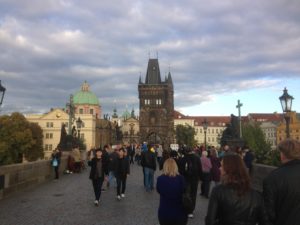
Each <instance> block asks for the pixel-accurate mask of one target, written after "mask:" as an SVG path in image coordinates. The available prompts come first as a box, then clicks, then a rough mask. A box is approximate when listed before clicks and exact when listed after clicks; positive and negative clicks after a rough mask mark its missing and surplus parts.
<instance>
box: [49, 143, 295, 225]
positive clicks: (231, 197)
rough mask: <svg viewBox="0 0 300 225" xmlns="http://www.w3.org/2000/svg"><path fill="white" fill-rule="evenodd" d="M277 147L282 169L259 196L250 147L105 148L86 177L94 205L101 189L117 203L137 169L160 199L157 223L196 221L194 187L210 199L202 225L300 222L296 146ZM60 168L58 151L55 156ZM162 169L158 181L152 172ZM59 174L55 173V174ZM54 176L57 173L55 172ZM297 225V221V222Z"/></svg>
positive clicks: (95, 152)
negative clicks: (135, 167) (112, 194)
mask: <svg viewBox="0 0 300 225" xmlns="http://www.w3.org/2000/svg"><path fill="white" fill-rule="evenodd" d="M278 149H279V151H280V155H281V161H282V166H281V167H279V168H277V169H275V170H274V171H273V172H271V174H270V175H269V176H267V177H266V178H265V180H264V183H263V195H262V194H261V193H259V192H257V191H255V190H253V189H252V187H251V171H252V163H253V160H254V158H255V156H254V154H253V153H252V152H251V150H249V148H248V147H244V148H240V147H236V148H232V147H231V146H228V145H225V146H223V147H222V149H220V150H217V149H216V148H214V147H210V148H207V149H205V148H204V147H195V148H191V147H188V146H182V147H181V148H180V149H179V150H177V151H175V150H171V149H168V150H163V149H162V146H160V145H147V143H143V144H142V145H132V144H131V145H128V146H117V147H116V148H114V149H111V146H108V145H106V146H104V148H103V149H100V148H98V149H91V150H90V151H89V152H88V155H87V159H88V165H89V166H90V167H91V169H90V175H89V178H90V179H91V181H92V185H93V189H94V194H95V200H94V204H95V206H98V205H99V201H100V197H101V191H102V190H103V189H104V188H108V187H110V186H112V187H115V188H116V199H117V200H119V201H120V200H122V199H123V198H125V191H126V182H127V176H128V175H129V174H130V164H135V163H136V164H138V165H139V166H141V171H142V173H143V177H144V179H143V185H144V188H145V191H146V192H150V193H151V192H152V191H154V190H155V189H156V191H157V192H158V194H159V195H160V203H159V207H158V220H159V223H160V224H161V225H168V224H170V225H171V224H172V225H184V224H187V222H188V219H189V218H194V210H195V206H196V202H197V201H196V199H197V190H198V185H199V184H200V183H201V186H200V190H201V191H200V195H201V197H202V198H207V199H209V204H208V209H207V215H206V217H205V224H206V225H213V224H249V225H252V224H253V225H255V224H259V225H265V224H268V225H272V224H273V225H292V224H296V223H297V222H296V221H298V220H299V219H300V191H299V190H300V173H299V171H300V170H299V169H300V142H299V141H297V140H291V139H287V140H284V141H282V142H281V143H280V144H279V146H278ZM55 160H57V161H58V162H57V163H54V164H55V165H59V152H58V151H56V152H54V153H53V160H52V162H54V161H55ZM157 168H158V169H159V170H161V171H162V173H161V175H159V176H158V177H157V181H156V185H155V182H154V173H155V171H156V170H157ZM55 171H57V170H55ZM55 174H56V177H57V178H58V173H57V172H56V173H55ZM295 222H296V223H295Z"/></svg>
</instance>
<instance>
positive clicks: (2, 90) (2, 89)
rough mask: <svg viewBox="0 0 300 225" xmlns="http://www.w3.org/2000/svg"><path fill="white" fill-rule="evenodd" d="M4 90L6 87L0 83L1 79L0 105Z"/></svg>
mask: <svg viewBox="0 0 300 225" xmlns="http://www.w3.org/2000/svg"><path fill="white" fill-rule="evenodd" d="M5 91H6V88H5V87H3V86H2V85H1V80H0V105H2V102H3V98H4V94H5Z"/></svg>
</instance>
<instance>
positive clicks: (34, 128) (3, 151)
mask: <svg viewBox="0 0 300 225" xmlns="http://www.w3.org/2000/svg"><path fill="white" fill-rule="evenodd" d="M23 156H25V157H26V159H27V160H28V161H34V160H37V159H38V158H40V157H43V135H42V129H41V128H40V127H39V126H38V125H37V124H32V123H30V122H28V121H27V120H26V118H25V117H24V116H23V115H22V114H20V113H12V114H11V115H10V116H9V115H4V116H1V117H0V165H5V164H11V163H21V162H22V159H23Z"/></svg>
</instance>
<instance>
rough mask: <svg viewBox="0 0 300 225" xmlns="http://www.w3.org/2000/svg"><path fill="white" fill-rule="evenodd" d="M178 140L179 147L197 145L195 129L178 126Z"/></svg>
mask: <svg viewBox="0 0 300 225" xmlns="http://www.w3.org/2000/svg"><path fill="white" fill-rule="evenodd" d="M175 133H176V140H177V143H178V144H179V145H183V144H185V145H187V146H194V145H196V144H197V141H196V140H195V134H196V132H195V129H194V128H193V127H191V126H190V125H177V126H176V130H175Z"/></svg>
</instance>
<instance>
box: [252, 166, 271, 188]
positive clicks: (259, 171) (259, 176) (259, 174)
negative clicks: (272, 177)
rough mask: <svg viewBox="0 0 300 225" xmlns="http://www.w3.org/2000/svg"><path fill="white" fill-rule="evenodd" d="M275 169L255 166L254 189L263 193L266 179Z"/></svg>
mask: <svg viewBox="0 0 300 225" xmlns="http://www.w3.org/2000/svg"><path fill="white" fill-rule="evenodd" d="M274 169H276V167H274V166H267V165H263V164H254V165H253V170H252V173H251V175H252V176H251V177H252V186H253V188H254V189H256V190H258V191H260V192H261V191H262V183H263V180H264V178H265V177H266V176H267V175H268V174H269V173H270V172H271V171H272V170H274Z"/></svg>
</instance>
